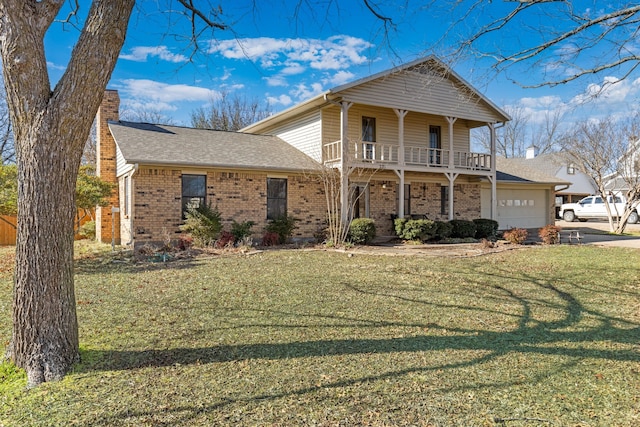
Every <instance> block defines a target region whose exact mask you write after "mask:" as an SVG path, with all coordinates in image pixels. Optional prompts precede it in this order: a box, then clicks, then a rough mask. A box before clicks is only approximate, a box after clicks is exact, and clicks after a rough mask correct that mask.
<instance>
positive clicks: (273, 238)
mask: <svg viewBox="0 0 640 427" xmlns="http://www.w3.org/2000/svg"><path fill="white" fill-rule="evenodd" d="M279 241H280V236H278V233H272V232H270V231H267V232H266V233H264V236H262V246H275V245H277V244H278V242H279Z"/></svg>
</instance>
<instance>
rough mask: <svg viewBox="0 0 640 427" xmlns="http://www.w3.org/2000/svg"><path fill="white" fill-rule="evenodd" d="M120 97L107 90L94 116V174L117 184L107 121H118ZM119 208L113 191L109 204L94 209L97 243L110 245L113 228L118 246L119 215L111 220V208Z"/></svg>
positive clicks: (114, 157) (114, 155) (113, 148)
mask: <svg viewBox="0 0 640 427" xmlns="http://www.w3.org/2000/svg"><path fill="white" fill-rule="evenodd" d="M119 108H120V97H119V96H118V92H117V91H113V90H107V91H105V93H104V96H103V98H102V104H100V108H99V109H98V114H97V116H96V126H97V129H96V131H97V132H96V134H97V141H96V153H97V159H96V174H97V175H98V176H99V177H101V178H102V179H103V180H105V181H108V182H112V183H114V184H117V182H118V181H117V179H116V143H115V141H114V140H113V136H112V135H111V132H110V131H109V126H108V123H107V122H108V121H109V120H112V121H117V120H119V112H118V109H119ZM112 206H119V202H118V191H114V192H113V193H112V195H111V197H110V198H109V204H108V205H107V206H105V207H100V206H98V207H97V208H96V239H97V240H98V241H99V242H104V243H111V241H112V237H113V233H112V229H113V228H115V230H116V236H115V243H116V244H120V233H119V230H120V215H118V214H116V215H115V216H114V217H113V219H112V213H111V207H112Z"/></svg>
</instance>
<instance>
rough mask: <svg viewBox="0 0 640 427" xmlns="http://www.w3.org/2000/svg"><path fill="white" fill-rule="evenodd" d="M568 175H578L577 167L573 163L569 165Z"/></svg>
mask: <svg viewBox="0 0 640 427" xmlns="http://www.w3.org/2000/svg"><path fill="white" fill-rule="evenodd" d="M567 174H568V175H575V174H576V165H574V164H573V163H569V164H568V165H567Z"/></svg>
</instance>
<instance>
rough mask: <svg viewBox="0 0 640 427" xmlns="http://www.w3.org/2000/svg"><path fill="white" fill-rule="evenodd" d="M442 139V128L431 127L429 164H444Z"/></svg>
mask: <svg viewBox="0 0 640 427" xmlns="http://www.w3.org/2000/svg"><path fill="white" fill-rule="evenodd" d="M441 149H442V138H441V132H440V126H429V164H432V165H433V164H435V165H439V164H441V163H442V152H441V151H440V150H441Z"/></svg>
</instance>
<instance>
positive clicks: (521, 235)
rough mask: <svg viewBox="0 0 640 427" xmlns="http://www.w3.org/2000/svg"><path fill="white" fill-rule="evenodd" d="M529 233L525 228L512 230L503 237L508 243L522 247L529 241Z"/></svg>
mask: <svg viewBox="0 0 640 427" xmlns="http://www.w3.org/2000/svg"><path fill="white" fill-rule="evenodd" d="M528 236H529V233H528V232H527V230H525V229H524V228H512V229H510V230H507V231H505V232H504V233H502V237H504V239H505V240H506V241H508V242H511V243H513V244H516V245H521V244H523V243H524V241H525V240H527V237H528Z"/></svg>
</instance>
